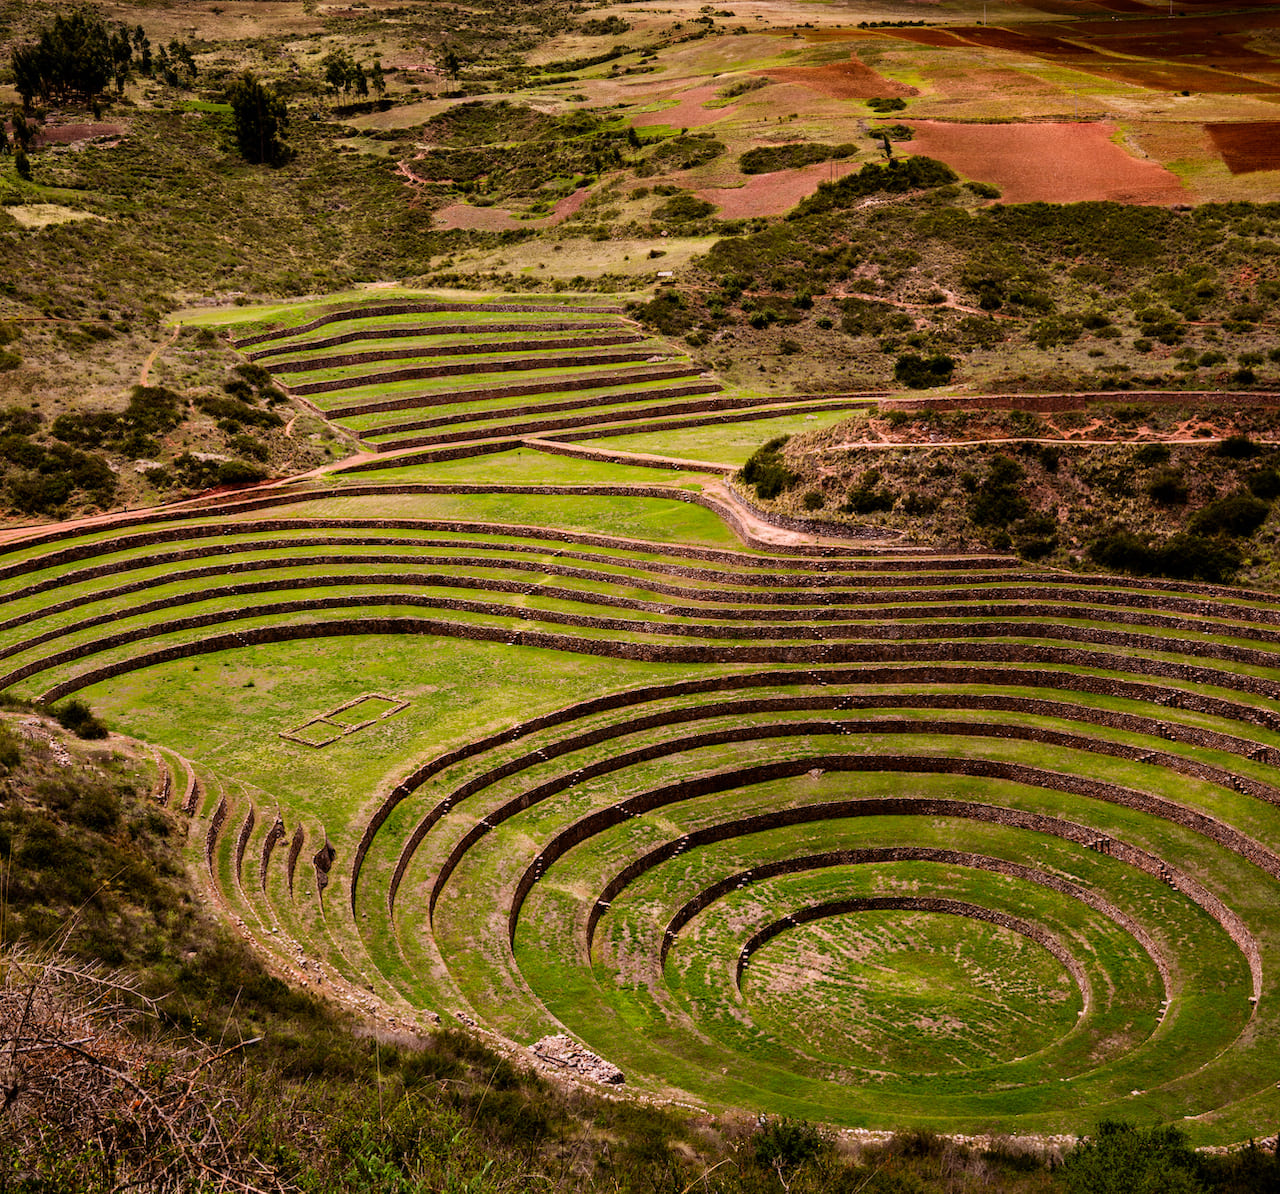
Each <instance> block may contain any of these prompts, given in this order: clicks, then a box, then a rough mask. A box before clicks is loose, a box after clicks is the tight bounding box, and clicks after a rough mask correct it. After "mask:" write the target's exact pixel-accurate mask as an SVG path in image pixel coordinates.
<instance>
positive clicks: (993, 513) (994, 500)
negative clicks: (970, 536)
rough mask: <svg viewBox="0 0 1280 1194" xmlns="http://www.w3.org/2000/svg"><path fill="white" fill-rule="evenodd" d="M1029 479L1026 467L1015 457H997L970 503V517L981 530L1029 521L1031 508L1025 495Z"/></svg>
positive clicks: (994, 458) (993, 459)
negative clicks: (1023, 520) (1026, 483)
mask: <svg viewBox="0 0 1280 1194" xmlns="http://www.w3.org/2000/svg"><path fill="white" fill-rule="evenodd" d="M1025 477H1026V473H1025V472H1024V471H1023V468H1022V465H1020V464H1019V463H1018V462H1017V461H1016V460H1014V459H1013V458H1012V457H1010V456H1003V455H1000V456H995V457H993V458H992V461H991V465H990V468H989V469H988V470H987V476H986V478H985V479H984V480H983V481H982V482H981V484H979V485H978V487H977V490H976V492H975V493H974V495H973V500H972V501H971V502H970V503H969V517H970V518H971V519H972V520H973V521H974V522H975V523H976V524H977V525H978V526H980V527H1007V526H1008V525H1009V524H1010V523H1011V522H1016V521H1017V520H1018V519H1020V518H1025V517H1026V516H1027V513H1028V509H1029V507H1028V505H1027V499H1026V498H1025V497H1024V496H1023V494H1022V482H1023V480H1024V479H1025Z"/></svg>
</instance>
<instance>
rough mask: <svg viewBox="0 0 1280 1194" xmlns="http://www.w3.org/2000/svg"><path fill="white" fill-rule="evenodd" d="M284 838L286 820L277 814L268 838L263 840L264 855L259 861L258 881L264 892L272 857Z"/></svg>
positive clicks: (268, 832)
mask: <svg viewBox="0 0 1280 1194" xmlns="http://www.w3.org/2000/svg"><path fill="white" fill-rule="evenodd" d="M284 836H285V829H284V819H283V818H282V817H281V816H280V814H279V813H277V814H276V819H275V822H274V823H273V824H272V826H271V828H270V829H269V830H268V831H267V836H266V837H264V838H263V839H262V854H261V856H260V858H259V860H258V881H259V886H260V887H261V889H262V890H263V891H264V892H265V891H266V890H267V867H268V866H269V865H270V864H271V855H272V853H273V852H274V851H275V848H276V846H277V845H279V843H280V842H282V841H283V840H284Z"/></svg>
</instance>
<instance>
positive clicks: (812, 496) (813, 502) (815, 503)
mask: <svg viewBox="0 0 1280 1194" xmlns="http://www.w3.org/2000/svg"><path fill="white" fill-rule="evenodd" d="M801 500H802V501H803V502H804V508H805V509H806V510H821V509H822V507H823V506H825V505H826V504H827V499H826V498H825V497H823V496H822V494H821V493H819V492H818V491H817V490H816V489H811V490H809V492H808V493H806V494H805V495H804V497H803V498H802V499H801Z"/></svg>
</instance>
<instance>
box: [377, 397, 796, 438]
mask: <svg viewBox="0 0 1280 1194" xmlns="http://www.w3.org/2000/svg"><path fill="white" fill-rule="evenodd" d="M718 390H719V386H718V385H717V384H716V383H715V382H690V383H687V384H683V385H678V386H671V385H667V386H664V387H662V388H661V389H658V388H655V389H654V390H652V391H650V392H648V393H636V392H634V391H629V392H625V393H618V394H612V395H608V396H601V397H599V398H591V399H587V400H585V401H580V402H575V401H573V400H571V399H570V400H565V401H559V402H549V403H539V404H537V405H522V406H518V407H510V408H508V409H506V410H495V411H486V412H484V414H485V415H486V416H488V417H487V418H482V417H480V415H479V414H478V413H477V414H476V415H473V416H471V417H470V418H468V417H467V416H466V415H465V414H462V413H459V414H457V415H448V416H441V417H439V418H435V419H422V420H415V422H417V423H418V424H420V425H425V426H427V427H431V426H437V427H448V428H450V430H448V431H437V432H436V433H435V434H423V435H410V434H406V433H405V432H407V431H408V430H409V428H410V427H411V424H402V425H400V426H401V427H402V428H403V429H404V430H403V431H401V432H400V433H398V434H396V435H395V436H394V438H386V437H387V436H388V435H390V433H389V432H386V431H383V430H381V429H380V430H379V431H378V432H370V433H365V434H362V435H361V436H360V438H361V440H362V441H364V442H368V443H372V444H374V445H375V446H376V447H377V449H378V450H379V451H385V452H390V451H396V450H399V449H403V448H416V447H423V446H425V445H429V444H449V443H458V442H462V441H465V440H472V439H476V440H480V439H486V438H506V437H508V436H512V435H519V436H531V435H556V436H562V437H563V438H572V429H574V428H581V427H587V428H589V429H590V431H589V434H590V435H591V436H592V437H597V436H601V435H608V434H609V433H610V431H611V430H613V429H614V428H617V427H634V426H635V424H636V423H637V422H640V421H644V422H645V423H646V424H647V423H650V422H652V421H653V420H654V418H655V417H657V416H662V417H663V418H664V419H668V420H670V419H678V418H679V417H681V416H684V417H685V418H686V419H687V418H690V417H692V418H697V419H701V420H702V421H706V420H707V419H708V418H721V419H731V420H735V421H736V420H737V419H740V418H756V417H761V415H760V407H759V399H757V398H734V397H727V398H722V397H698V398H696V400H693V401H677V399H683V398H689V397H692V396H697V395H709V394H715V393H716V392H717V391H718ZM655 399H658V401H655ZM637 400H641V401H640V404H638V405H628V404H629V403H633V402H637ZM583 408H591V413H590V414H574V413H568V414H560V415H557V416H556V417H554V418H542V419H538V418H530V417H528V416H531V415H537V414H541V413H542V412H544V411H569V412H574V411H578V410H582V409H583ZM766 409H767V412H768V415H769V416H772V415H773V414H776V412H777V408H776V407H769V408H766ZM565 432H568V435H562V433H565Z"/></svg>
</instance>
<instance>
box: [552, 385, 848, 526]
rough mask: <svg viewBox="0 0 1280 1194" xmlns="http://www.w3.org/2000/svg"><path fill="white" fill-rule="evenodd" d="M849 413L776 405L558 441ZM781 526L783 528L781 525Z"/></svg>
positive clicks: (569, 435)
mask: <svg viewBox="0 0 1280 1194" xmlns="http://www.w3.org/2000/svg"><path fill="white" fill-rule="evenodd" d="M844 409H847V408H845V407H840V406H834V407H833V406H832V405H831V404H830V403H825V402H818V403H799V404H783V403H781V402H774V403H773V404H772V405H765V406H761V405H760V404H757V405H756V407H754V408H752V409H749V410H743V411H739V412H731V413H729V414H716V415H712V414H708V415H706V416H705V417H703V418H700V419H650V420H648V421H647V422H643V423H633V424H631V425H629V426H627V427H607V426H606V427H598V428H591V429H589V430H586V431H566V432H565V433H564V434H563V435H557V436H556V438H557V439H560V440H563V441H564V442H565V443H569V444H573V443H579V442H581V441H582V440H587V439H605V438H607V437H608V436H611V435H645V434H648V433H649V432H651V431H683V430H687V429H688V428H690V427H716V426H719V425H720V424H722V423H751V422H754V421H756V420H758V419H776V418H779V417H780V416H781V415H806V414H832V413H835V412H837V411H840V410H844ZM772 519H773V515H769V516H768V520H769V521H772ZM778 525H780V526H781V525H782V524H781V523H779V524H778ZM822 533H823V534H824V535H830V534H832V533H833V532H832V530H831V527H830V524H828V525H827V526H826V527H825V529H824V530H823V532H822Z"/></svg>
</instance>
